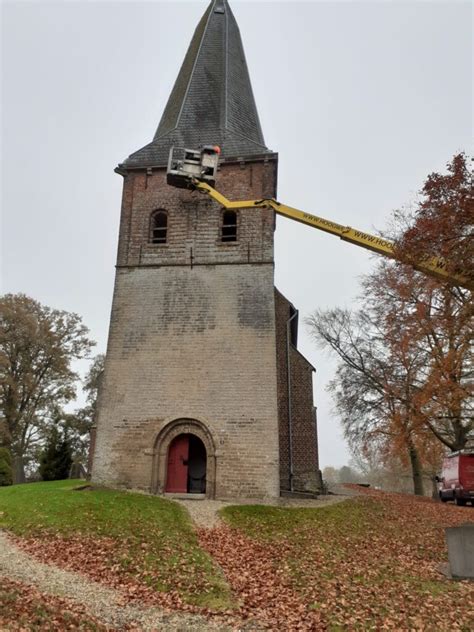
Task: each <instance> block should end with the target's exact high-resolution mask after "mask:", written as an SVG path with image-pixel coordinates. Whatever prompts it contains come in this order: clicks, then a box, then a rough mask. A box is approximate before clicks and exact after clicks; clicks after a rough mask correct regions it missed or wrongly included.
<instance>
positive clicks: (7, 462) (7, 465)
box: [0, 448, 13, 487]
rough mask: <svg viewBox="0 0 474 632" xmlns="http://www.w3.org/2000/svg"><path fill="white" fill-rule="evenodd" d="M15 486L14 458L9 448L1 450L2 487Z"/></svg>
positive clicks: (0, 481) (0, 484) (0, 483)
mask: <svg viewBox="0 0 474 632" xmlns="http://www.w3.org/2000/svg"><path fill="white" fill-rule="evenodd" d="M12 484H13V469H12V457H11V454H10V451H9V450H8V449H7V448H0V487H6V486H7V485H12Z"/></svg>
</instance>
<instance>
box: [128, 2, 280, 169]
mask: <svg viewBox="0 0 474 632" xmlns="http://www.w3.org/2000/svg"><path fill="white" fill-rule="evenodd" d="M208 143H212V144H218V145H220V147H221V150H222V156H223V157H225V155H227V156H236V155H239V156H251V155H261V154H263V153H273V152H271V151H270V150H269V149H267V147H266V145H265V140H264V137H263V132H262V128H261V125H260V119H259V116H258V111H257V106H256V103H255V97H254V93H253V90H252V84H251V81H250V76H249V71H248V66H247V61H246V59H245V52H244V48H243V43H242V38H241V35H240V30H239V27H238V24H237V21H236V19H235V16H234V14H233V12H232V9H231V8H230V6H229V4H228V2H227V0H211V2H210V3H209V4H208V7H207V9H206V12H205V13H204V14H203V15H202V17H201V19H200V21H199V23H198V25H197V27H196V29H195V31H194V34H193V37H192V39H191V43H190V45H189V47H188V50H187V52H186V55H185V57H184V60H183V62H182V64H181V68H180V71H179V73H178V76H177V78H176V81H175V83H174V86H173V89H172V91H171V94H170V96H169V98H168V101H167V103H166V106H165V108H164V111H163V114H162V116H161V119H160V123H159V125H158V128H157V129H156V132H155V135H154V137H153V140H152V142H151V143H149V144H148V145H146V146H145V147H142V149H140V150H138V151H136V152H134V153H133V154H131V155H130V157H129V158H128V159H127V160H126V161H125V163H124V165H127V164H129V165H134V166H138V165H140V164H143V165H149V164H150V163H153V164H156V165H158V164H162V165H165V164H167V160H168V156H169V151H170V148H171V147H172V146H173V145H175V146H179V147H183V146H185V147H188V148H191V147H194V146H197V145H200V144H208Z"/></svg>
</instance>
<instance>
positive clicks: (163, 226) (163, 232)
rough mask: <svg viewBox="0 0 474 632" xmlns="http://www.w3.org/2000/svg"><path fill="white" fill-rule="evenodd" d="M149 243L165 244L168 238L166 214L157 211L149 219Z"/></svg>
mask: <svg viewBox="0 0 474 632" xmlns="http://www.w3.org/2000/svg"><path fill="white" fill-rule="evenodd" d="M150 238H151V243H152V244H166V242H167V238H168V214H167V213H166V211H158V212H156V213H154V214H153V215H152V218H151V235H150Z"/></svg>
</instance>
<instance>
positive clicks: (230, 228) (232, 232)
mask: <svg viewBox="0 0 474 632" xmlns="http://www.w3.org/2000/svg"><path fill="white" fill-rule="evenodd" d="M222 241H237V213H236V212H235V211H224V212H223V213H222Z"/></svg>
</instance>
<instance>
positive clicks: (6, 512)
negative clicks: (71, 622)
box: [0, 481, 232, 609]
mask: <svg viewBox="0 0 474 632" xmlns="http://www.w3.org/2000/svg"><path fill="white" fill-rule="evenodd" d="M78 483H79V481H55V482H49V483H32V484H29V485H14V486H12V487H4V488H0V528H5V529H7V530H8V531H10V532H12V533H13V534H15V535H16V536H18V538H17V541H18V543H19V544H20V546H21V547H22V548H26V549H28V550H30V551H31V552H32V554H34V555H35V556H36V557H38V558H39V559H41V560H42V561H47V562H49V561H54V562H55V563H57V564H59V565H60V566H62V567H63V568H67V569H70V570H78V571H80V572H83V573H86V574H87V575H89V576H91V577H97V578H99V579H101V580H102V581H106V582H107V583H108V584H109V585H112V586H114V587H117V588H122V589H123V590H124V591H125V592H126V593H127V594H129V595H130V598H133V599H135V600H137V599H144V598H146V597H147V598H149V599H153V600H154V601H155V602H159V603H161V604H162V605H167V606H171V607H180V608H183V609H186V606H188V605H193V604H195V605H197V606H200V607H204V608H206V607H213V608H217V609H219V608H225V607H227V606H230V605H232V599H231V596H230V593H229V589H228V587H227V585H226V583H225V581H224V580H223V579H222V574H221V571H220V569H219V568H218V566H217V565H216V564H215V563H214V562H213V560H212V558H211V557H210V556H209V555H208V554H207V553H206V552H205V551H203V549H202V548H201V547H200V546H199V543H198V539H197V536H196V533H195V531H194V529H193V527H192V524H191V522H190V520H189V517H188V515H187V513H186V511H185V510H184V509H183V508H182V507H181V506H180V505H178V504H176V503H173V502H170V501H168V500H165V499H164V498H156V497H151V496H145V495H143V494H129V493H125V492H116V491H110V490H105V489H104V490H103V489H94V490H87V489H86V490H82V491H76V490H74V487H76V486H77V485H78Z"/></svg>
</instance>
